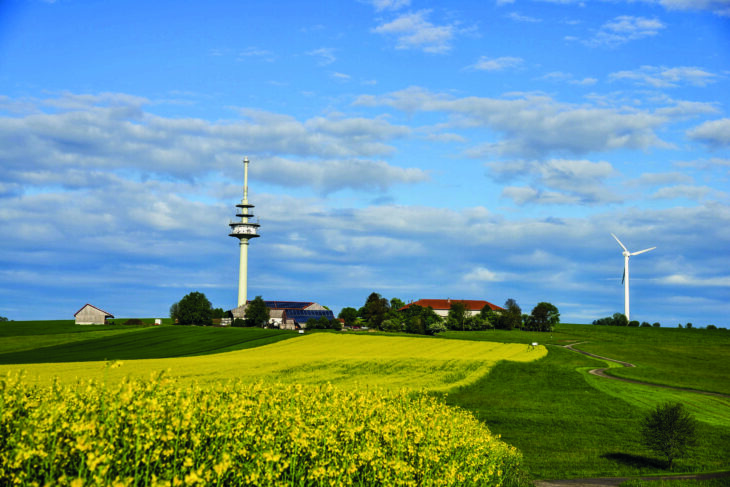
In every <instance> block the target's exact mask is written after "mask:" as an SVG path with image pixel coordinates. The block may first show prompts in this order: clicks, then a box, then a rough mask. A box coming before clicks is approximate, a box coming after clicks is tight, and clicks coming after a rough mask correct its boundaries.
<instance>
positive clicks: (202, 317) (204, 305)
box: [170, 291, 213, 325]
mask: <svg viewBox="0 0 730 487" xmlns="http://www.w3.org/2000/svg"><path fill="white" fill-rule="evenodd" d="M212 314H213V307H212V306H211V304H210V301H208V298H206V297H205V294H203V293H199V292H197V291H193V292H191V293H190V294H187V295H185V297H184V298H182V299H181V300H180V301H179V302H177V303H175V304H173V305H172V306H170V318H172V319H173V320H174V321H175V322H176V323H177V324H178V325H210V323H211V320H212V319H213V318H212Z"/></svg>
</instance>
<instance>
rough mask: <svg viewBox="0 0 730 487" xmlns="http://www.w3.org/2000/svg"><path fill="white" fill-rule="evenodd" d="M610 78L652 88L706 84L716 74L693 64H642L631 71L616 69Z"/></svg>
mask: <svg viewBox="0 0 730 487" xmlns="http://www.w3.org/2000/svg"><path fill="white" fill-rule="evenodd" d="M609 78H610V79H611V80H630V81H635V82H636V83H638V84H642V85H647V86H652V87H654V88H667V87H677V86H680V85H681V84H689V85H692V86H699V87H703V86H707V85H708V84H710V83H713V82H715V81H716V80H717V75H715V74H713V73H710V72H708V71H705V70H703V69H701V68H698V67H694V66H678V67H674V68H667V67H665V66H642V67H641V68H640V69H637V70H633V71H618V72H615V73H611V74H610V75H609Z"/></svg>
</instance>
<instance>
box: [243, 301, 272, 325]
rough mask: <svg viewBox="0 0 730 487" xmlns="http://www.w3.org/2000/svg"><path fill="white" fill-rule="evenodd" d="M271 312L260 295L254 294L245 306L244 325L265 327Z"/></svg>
mask: <svg viewBox="0 0 730 487" xmlns="http://www.w3.org/2000/svg"><path fill="white" fill-rule="evenodd" d="M269 318H271V314H270V313H269V308H267V307H266V303H265V302H264V300H263V298H261V296H256V297H255V298H254V299H253V301H249V303H248V305H247V306H246V326H257V327H259V328H263V327H265V326H266V325H267V324H268V323H269Z"/></svg>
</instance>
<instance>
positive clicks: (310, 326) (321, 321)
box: [306, 316, 342, 330]
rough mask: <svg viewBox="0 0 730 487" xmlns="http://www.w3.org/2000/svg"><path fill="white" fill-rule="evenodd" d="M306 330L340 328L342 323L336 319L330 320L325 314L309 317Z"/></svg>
mask: <svg viewBox="0 0 730 487" xmlns="http://www.w3.org/2000/svg"><path fill="white" fill-rule="evenodd" d="M306 328H307V330H342V323H340V322H339V321H337V320H330V319H329V318H327V317H326V316H320V317H319V318H309V319H308V320H307V324H306Z"/></svg>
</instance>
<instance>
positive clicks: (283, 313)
mask: <svg viewBox="0 0 730 487" xmlns="http://www.w3.org/2000/svg"><path fill="white" fill-rule="evenodd" d="M248 303H250V301H249V302H248ZM248 303H246V304H245V305H244V306H239V307H238V308H234V309H232V310H231V314H232V315H233V319H234V320H235V319H236V318H241V319H245V317H246V307H247V306H248ZM264 303H265V304H266V307H267V308H269V325H270V326H275V327H278V328H281V329H282V330H297V329H300V328H306V327H307V320H308V319H310V318H315V319H316V318H320V317H322V316H324V317H325V318H327V319H330V320H334V319H335V315H334V314H333V313H332V311H331V310H328V309H327V308H325V307H324V306H322V305H321V304H317V303H312V302H308V301H264Z"/></svg>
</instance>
